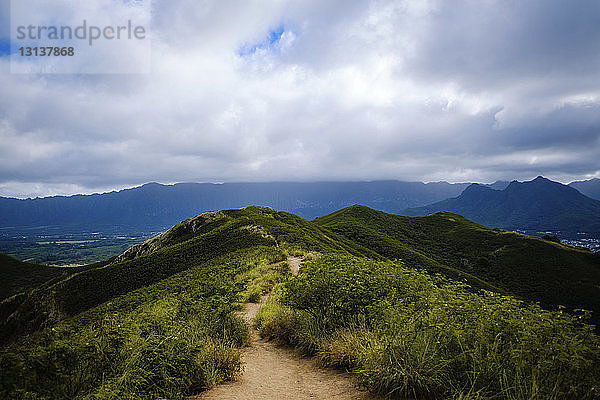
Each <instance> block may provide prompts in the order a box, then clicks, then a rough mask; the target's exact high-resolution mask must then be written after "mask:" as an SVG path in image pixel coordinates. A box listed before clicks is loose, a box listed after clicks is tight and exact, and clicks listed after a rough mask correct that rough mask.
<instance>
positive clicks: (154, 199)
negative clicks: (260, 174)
mask: <svg viewBox="0 0 600 400" xmlns="http://www.w3.org/2000/svg"><path fill="white" fill-rule="evenodd" d="M467 186H468V184H450V183H446V182H436V183H427V184H425V183H421V182H401V181H375V182H317V183H225V184H210V183H181V184H176V185H161V184H158V183H149V184H146V185H143V186H140V187H136V188H132V189H126V190H122V191H119V192H111V193H103V194H93V195H76V196H68V197H64V196H56V197H47V198H36V199H26V200H20V199H11V198H0V227H18V228H23V227H39V226H60V227H62V228H63V229H68V228H77V227H80V228H88V229H92V230H99V229H103V228H106V227H113V226H117V227H121V228H122V229H123V230H125V231H131V230H133V229H147V230H164V229H167V228H168V227H170V226H172V225H174V224H176V223H177V222H179V221H181V220H184V219H186V218H190V217H193V216H195V215H197V214H201V213H203V212H207V211H213V210H221V209H225V208H241V207H247V206H251V205H260V206H267V207H272V208H274V209H277V210H285V211H289V212H293V213H295V214H297V215H300V216H301V217H303V218H307V219H312V218H315V217H318V216H321V215H325V214H328V213H330V212H333V211H336V210H339V209H340V208H343V207H347V206H351V205H354V204H364V205H366V206H369V207H373V208H376V209H379V210H385V211H388V212H398V211H400V210H402V209H405V208H407V207H416V206H422V205H426V204H430V203H433V202H436V201H439V200H443V199H446V198H448V197H454V196H458V195H459V194H460V193H461V192H462V191H463V190H464V189H465V188H466V187H467Z"/></svg>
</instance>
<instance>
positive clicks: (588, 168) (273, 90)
mask: <svg viewBox="0 0 600 400" xmlns="http://www.w3.org/2000/svg"><path fill="white" fill-rule="evenodd" d="M0 1H1V2H2V6H1V7H0V195H4V196H19V197H27V196H36V195H50V194H71V193H89V192H94V191H104V190H110V189H114V188H123V187H127V186H135V185H139V184H142V183H145V182H149V181H157V182H163V183H173V182H183V181H186V182H189V181H195V182H233V181H235V182H239V181H274V180H286V181H313V180H376V179H400V180H422V181H437V180H447V181H451V182H459V181H461V182H464V181H477V182H492V181H495V180H498V179H506V180H512V179H519V180H523V179H529V178H533V177H535V176H537V175H544V176H547V177H550V178H553V179H557V180H560V181H563V182H570V181H571V180H576V179H589V178H592V177H600V2H598V1H597V0H590V1H579V0H573V1H564V0H539V1H529V0H514V1H511V0H503V1H494V0H472V1H446V0H439V1H437V0H430V1H426V0H418V1H417V0H415V1H402V0H396V1H363V0H360V1H358V0H357V1H352V0H350V1H349V0H328V1H323V0H316V1H311V0H296V1H285V0H260V1H252V0H244V1H225V0H200V1H199V0H156V1H154V3H153V4H152V32H151V36H150V37H151V46H152V57H151V61H150V63H151V65H150V66H149V67H150V68H149V70H150V71H151V72H150V73H143V74H93V75H92V74H15V73H11V68H10V40H9V38H10V36H11V28H10V7H9V2H8V0H0ZM106 1H115V0H104V3H106ZM58 7H59V6H57V9H56V10H53V11H51V12H54V13H56V14H57V15H60V13H64V12H66V11H65V10H61V9H60V8H58ZM49 12H50V11H49ZM86 12H87V13H88V14H86V18H88V19H89V20H94V19H95V18H96V19H100V20H101V19H102V18H104V17H106V7H104V8H100V9H99V10H98V11H97V13H98V15H93V11H90V10H86ZM90 13H92V14H90Z"/></svg>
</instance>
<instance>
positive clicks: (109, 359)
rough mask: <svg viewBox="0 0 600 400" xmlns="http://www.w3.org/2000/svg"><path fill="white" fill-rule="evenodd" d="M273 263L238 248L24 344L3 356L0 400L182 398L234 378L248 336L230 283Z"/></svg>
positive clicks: (269, 255)
mask: <svg viewBox="0 0 600 400" xmlns="http://www.w3.org/2000/svg"><path fill="white" fill-rule="evenodd" d="M280 258H281V254H280V253H278V252H276V251H275V250H274V249H272V248H265V247H260V246H257V247H254V248H248V249H245V250H239V251H235V252H232V253H230V254H228V255H225V256H222V257H219V258H217V259H215V260H213V261H211V262H209V263H206V264H203V265H201V266H198V267H194V268H191V269H190V270H187V271H184V272H181V273H178V274H175V275H173V276H172V277H170V278H168V279H166V280H163V281H161V282H159V283H156V284H153V285H151V286H149V287H144V288H140V289H138V290H135V291H132V292H131V293H129V294H127V295H125V296H120V297H117V298H115V299H113V300H112V301H110V302H108V303H104V304H103V305H101V306H99V307H95V308H93V309H91V310H89V311H86V312H84V313H81V314H79V315H77V316H76V317H73V318H70V319H67V320H65V321H63V322H61V323H58V324H57V325H54V326H53V327H52V328H46V329H44V330H42V331H39V332H37V333H36V334H34V335H32V336H30V337H28V338H25V339H21V340H20V341H17V342H15V343H13V344H11V345H9V346H8V347H5V348H4V349H3V350H2V351H1V352H0V370H1V372H0V383H1V384H0V387H1V388H2V389H0V397H2V398H7V399H21V398H40V399H73V398H98V399H116V398H136V399H137V398H139V399H146V398H148V399H150V398H152V399H155V398H164V399H183V398H185V396H188V395H190V394H194V393H198V392H200V391H202V390H206V389H207V388H210V387H212V386H214V385H216V384H218V383H220V382H223V381H226V380H231V379H233V378H234V377H236V376H237V375H238V374H239V373H240V372H241V361H240V356H239V349H240V348H241V347H243V346H244V345H245V344H246V343H247V340H248V331H247V327H246V325H245V324H244V322H243V321H242V320H241V319H240V318H239V317H236V316H235V314H234V310H235V304H236V303H237V302H238V301H239V300H240V293H241V292H242V291H244V289H245V284H244V283H243V282H240V281H239V280H238V279H236V277H237V276H240V275H243V274H245V273H247V272H248V271H249V270H251V269H252V268H256V267H257V266H262V265H266V264H269V263H272V262H273V261H275V260H277V259H280Z"/></svg>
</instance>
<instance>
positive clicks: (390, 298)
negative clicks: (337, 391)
mask: <svg viewBox="0 0 600 400" xmlns="http://www.w3.org/2000/svg"><path fill="white" fill-rule="evenodd" d="M288 256H303V257H304V259H305V262H304V264H303V266H302V268H301V273H300V274H299V275H297V276H292V275H291V274H290V271H289V266H288V265H287V263H286V262H285V260H286V259H287V257H288ZM400 260H402V261H400ZM595 262H596V259H594V258H593V256H592V255H591V254H590V253H588V252H585V251H580V250H575V249H572V248H569V247H567V246H563V245H561V244H559V243H555V242H552V241H547V240H543V239H533V238H530V237H527V236H523V235H517V234H508V233H505V232H501V231H497V230H490V229H488V228H485V227H483V226H480V225H477V224H474V223H472V222H470V221H468V220H465V219H464V218H462V217H460V216H457V215H454V214H449V213H442V214H438V215H435V216H432V217H426V218H406V217H397V216H391V215H389V214H385V213H378V212H376V211H373V210H369V209H366V208H363V207H351V208H349V209H346V210H342V211H340V212H337V213H334V214H332V215H330V216H328V217H324V218H321V219H318V220H317V221H314V222H309V221H306V220H304V219H302V218H299V217H297V216H294V215H293V214H289V213H285V212H276V211H274V210H272V209H268V208H258V207H250V208H247V209H243V210H228V211H222V212H217V213H209V214H204V215H202V216H199V217H196V218H193V219H190V220H187V221H184V222H182V223H181V224H178V225H177V226H176V227H174V228H173V229H172V230H170V231H168V232H167V233H165V234H163V235H160V236H158V237H156V238H153V239H151V240H148V241H146V242H144V243H142V244H140V245H136V246H133V247H132V248H130V249H129V250H128V251H127V252H125V253H124V254H123V255H122V256H120V257H118V258H117V259H115V260H111V261H107V262H105V263H100V264H96V265H91V266H88V267H86V268H85V269H82V270H76V271H75V273H74V274H71V275H69V276H66V277H65V276H58V277H55V278H54V279H50V280H48V281H41V282H43V283H41V284H40V285H39V286H37V287H35V288H33V289H32V288H31V287H26V288H25V292H23V293H21V294H19V295H16V296H13V297H12V298H11V299H9V300H5V301H4V302H2V303H0V338H1V339H2V348H1V349H0V398H7V399H78V398H81V399H86V398H87V399H116V398H127V399H183V398H186V396H189V395H192V394H195V393H198V392H200V391H202V390H205V389H207V388H210V387H212V386H214V385H215V384H218V383H220V382H223V381H226V380H230V379H234V378H235V377H236V376H237V375H238V374H239V373H240V371H241V369H240V354H239V352H240V349H241V348H242V347H243V346H244V345H245V344H246V343H247V340H248V328H247V326H246V325H245V324H244V323H243V321H242V320H241V319H240V318H238V317H236V314H235V311H236V310H238V309H239V306H240V303H243V302H251V301H259V300H260V298H261V297H262V296H263V295H265V294H267V293H269V292H271V296H270V300H269V303H268V304H267V305H266V306H265V307H264V308H263V309H262V311H261V312H260V313H259V315H258V317H257V320H256V322H257V324H258V326H259V327H260V332H261V334H262V335H263V336H265V337H269V338H273V339H277V340H280V341H282V342H284V343H287V344H290V345H293V346H296V347H298V348H299V349H301V350H302V351H303V352H304V353H305V354H308V355H313V356H316V357H318V358H319V359H320V360H321V362H322V363H323V364H324V365H327V366H332V367H336V368H341V369H346V370H349V371H352V372H353V373H354V374H356V376H357V377H358V378H359V379H360V381H361V382H362V383H363V385H365V386H366V387H368V388H369V389H370V390H372V391H374V392H377V393H381V394H384V395H389V396H391V397H395V398H400V399H403V398H415V399H452V400H458V399H462V400H465V399H470V400H473V399H478V400H546V399H556V400H558V399H560V400H562V399H566V400H571V399H573V400H575V399H577V400H580V399H581V400H588V399H589V400H592V399H596V398H598V396H599V392H598V390H599V387H600V386H599V385H600V376H599V374H600V365H599V357H600V348H599V346H600V342H599V340H598V337H597V335H596V333H594V328H593V326H591V325H587V324H586V322H587V321H588V317H589V315H588V314H589V313H586V312H575V311H574V310H573V308H575V307H574V306H575V305H577V304H579V303H580V302H581V303H582V304H584V305H590V306H592V307H590V308H591V309H592V310H597V308H593V307H594V305H595V304H596V303H595V302H597V301H600V295H598V293H597V291H595V290H597V288H598V286H597V285H598V282H600V278H599V277H598V276H597V269H594V268H596V267H597V264H595ZM19 266H20V264H19ZM436 272H440V273H443V274H444V275H438V274H436ZM13 275H15V276H16V278H19V277H18V274H13ZM465 280H467V282H469V283H472V285H467V284H466V283H465ZM594 285H596V286H595V287H596V289H594ZM481 288H488V289H494V288H496V289H497V290H492V291H490V290H487V291H485V290H484V291H482V290H480V289H481ZM507 293H514V294H517V295H522V297H524V298H527V299H528V300H534V301H535V300H552V301H548V303H549V304H561V303H562V301H563V300H564V299H566V300H570V301H571V303H567V304H565V303H562V304H565V305H569V306H572V307H571V309H569V310H565V311H548V310H546V309H544V308H543V307H542V306H540V305H538V304H535V303H534V302H532V301H528V302H523V301H521V300H519V299H517V298H516V297H513V296H510V295H506V294H507ZM527 294H529V295H528V296H526V295H527ZM544 296H550V297H544ZM585 296H587V297H585ZM581 299H583V300H581ZM567 311H569V312H567Z"/></svg>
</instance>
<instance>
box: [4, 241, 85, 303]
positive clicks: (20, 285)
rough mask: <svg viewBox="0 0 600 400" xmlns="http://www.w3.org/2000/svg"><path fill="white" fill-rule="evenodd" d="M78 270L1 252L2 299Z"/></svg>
mask: <svg viewBox="0 0 600 400" xmlns="http://www.w3.org/2000/svg"><path fill="white" fill-rule="evenodd" d="M76 271H77V270H76V269H66V268H56V267H49V266H46V265H38V264H31V263H27V262H23V261H19V260H17V259H15V258H12V257H10V256H8V255H6V254H2V253H0V282H2V285H0V301H1V300H3V299H6V298H8V297H11V296H14V295H16V294H18V293H21V292H25V291H27V290H30V289H33V288H35V287H36V286H39V285H41V284H42V283H44V282H46V281H49V280H52V279H56V278H60V277H65V276H68V275H69V274H71V273H73V272H76Z"/></svg>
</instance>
